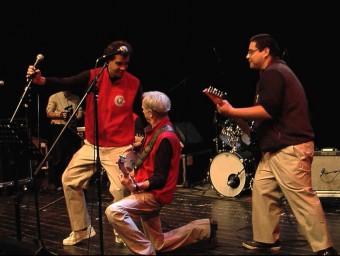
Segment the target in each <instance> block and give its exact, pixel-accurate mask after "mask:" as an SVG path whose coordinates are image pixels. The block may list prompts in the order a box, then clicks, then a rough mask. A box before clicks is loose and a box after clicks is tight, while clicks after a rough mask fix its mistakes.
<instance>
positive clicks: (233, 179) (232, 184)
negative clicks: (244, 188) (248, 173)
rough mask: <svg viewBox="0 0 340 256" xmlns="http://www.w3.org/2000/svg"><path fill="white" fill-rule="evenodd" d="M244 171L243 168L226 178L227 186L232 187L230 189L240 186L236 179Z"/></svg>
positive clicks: (238, 180)
mask: <svg viewBox="0 0 340 256" xmlns="http://www.w3.org/2000/svg"><path fill="white" fill-rule="evenodd" d="M243 171H244V168H243V169H242V170H241V171H240V172H238V173H237V174H231V175H230V176H229V177H228V182H227V185H228V186H230V187H232V188H237V187H238V186H239V185H240V178H239V177H238V176H239V175H240V174H241V172H243Z"/></svg>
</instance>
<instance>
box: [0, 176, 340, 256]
mask: <svg viewBox="0 0 340 256" xmlns="http://www.w3.org/2000/svg"><path fill="white" fill-rule="evenodd" d="M30 184H31V182H30V183H28V185H23V186H21V187H20V189H19V193H17V192H16V193H14V192H13V189H12V188H11V187H9V188H2V189H0V220H1V221H0V248H1V249H0V254H1V255H8V254H38V255H43V254H45V253H48V254H55V255H101V254H105V255H131V254H132V253H131V251H130V250H129V249H128V248H127V247H124V246H121V245H117V244H115V242H114V238H113V232H112V228H111V225H110V224H109V223H108V222H107V219H106V216H105V213H104V211H105V208H106V206H107V205H108V204H110V203H111V201H112V198H111V197H110V196H109V194H108V191H107V188H106V186H102V187H104V188H103V189H101V190H102V193H101V197H100V198H101V201H102V219H101V220H100V219H99V218H98V212H99V211H98V209H99V207H98V205H99V204H98V193H97V192H96V191H97V187H96V186H97V185H96V184H95V185H93V186H92V187H91V188H90V189H89V190H88V193H87V199H88V208H89V212H90V213H91V215H92V220H93V221H92V222H93V226H94V228H95V230H96V232H97V235H96V236H95V237H93V238H92V239H90V240H85V241H82V242H81V243H79V244H77V245H75V246H63V244H62V240H63V239H64V238H65V237H67V236H68V235H69V233H70V225H69V220H68V216H67V212H66V208H65V203H64V198H63V192H62V191H54V192H51V191H38V192H35V190H34V186H33V185H30ZM321 200H322V203H323V205H324V210H325V213H326V217H327V221H328V225H329V228H330V230H331V233H332V236H333V240H334V245H335V246H334V247H335V248H336V249H337V250H338V251H339V250H340V208H339V201H340V200H339V198H336V197H331V198H329V197H328V198H324V197H323V198H321ZM37 206H38V207H37ZM36 209H39V210H38V211H36ZM37 212H38V214H37ZM161 214H162V222H163V223H162V224H163V228H164V230H165V231H168V230H170V229H173V228H176V227H178V226H181V225H184V224H186V223H187V222H189V221H192V220H195V219H199V218H214V219H216V220H217V221H218V225H219V226H218V231H217V238H218V245H217V247H216V248H214V249H212V250H207V249H204V243H203V242H200V243H198V244H195V245H191V246H187V247H185V248H181V249H178V250H176V251H173V252H168V253H166V254H167V255H268V254H271V253H270V252H263V251H252V250H247V249H244V248H243V247H242V245H241V244H242V241H243V240H251V239H252V228H251V192H248V193H247V191H246V193H242V194H240V195H238V196H236V197H226V196H221V195H219V194H218V193H217V192H216V190H215V189H214V188H213V186H212V185H211V183H210V182H209V181H207V180H206V179H205V180H204V181H203V182H201V183H200V184H196V185H190V184H189V185H188V186H185V187H178V188H177V192H176V193H175V197H174V200H173V203H172V204H171V205H168V206H166V207H164V208H163V210H162V212H161ZM99 223H102V227H103V232H102V236H101V235H100V228H99V227H100V225H99ZM280 229H281V238H280V240H281V243H282V248H281V251H279V252H276V253H275V255H314V253H313V252H312V251H311V249H310V247H309V245H308V243H307V242H306V240H305V239H304V237H302V236H300V235H299V234H298V232H297V228H296V221H295V218H294V216H293V215H292V213H291V210H290V207H289V205H288V204H287V203H285V202H284V204H283V211H282V215H281V222H280ZM100 237H103V239H102V242H101V240H100ZM39 242H42V244H43V245H44V246H40V245H39ZM40 244H41V243H40ZM162 255H165V254H162Z"/></svg>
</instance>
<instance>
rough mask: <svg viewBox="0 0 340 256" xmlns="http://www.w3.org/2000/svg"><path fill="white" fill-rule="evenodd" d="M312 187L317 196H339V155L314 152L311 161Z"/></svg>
mask: <svg viewBox="0 0 340 256" xmlns="http://www.w3.org/2000/svg"><path fill="white" fill-rule="evenodd" d="M312 187H313V190H314V191H315V192H316V193H317V194H318V195H319V196H329V197H340V155H338V154H334V155H327V154H326V155H322V154H320V153H319V152H316V154H315V156H314V159H313V163H312Z"/></svg>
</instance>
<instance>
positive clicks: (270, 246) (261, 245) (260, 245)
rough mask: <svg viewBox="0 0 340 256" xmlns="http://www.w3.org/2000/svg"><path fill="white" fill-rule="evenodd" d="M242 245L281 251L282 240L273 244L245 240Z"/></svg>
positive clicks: (250, 247)
mask: <svg viewBox="0 0 340 256" xmlns="http://www.w3.org/2000/svg"><path fill="white" fill-rule="evenodd" d="M242 246H243V247H245V248H247V249H250V250H267V251H279V250H280V249H281V244H280V240H277V241H276V242H275V243H273V244H267V243H261V242H256V241H244V242H243V243H242Z"/></svg>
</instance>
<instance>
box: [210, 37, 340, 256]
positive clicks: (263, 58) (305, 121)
mask: <svg viewBox="0 0 340 256" xmlns="http://www.w3.org/2000/svg"><path fill="white" fill-rule="evenodd" d="M279 52H280V51H279V47H278V44H277V42H276V40H275V39H274V38H273V37H272V36H270V35H268V34H259V35H255V36H253V37H252V38H251V39H250V43H249V49H248V53H247V59H248V61H249V65H250V68H252V69H257V70H259V71H260V79H259V81H258V83H257V88H256V96H255V105H254V106H252V107H247V108H234V107H233V106H231V105H230V103H229V102H228V101H227V100H222V101H221V103H220V104H217V105H216V108H217V111H218V112H219V113H220V114H222V115H225V116H229V117H233V118H236V119H238V120H239V122H241V121H242V120H254V130H255V134H256V137H257V139H258V143H259V146H260V148H261V151H262V158H261V160H260V162H259V164H258V167H257V170H256V173H255V178H254V182H253V191H252V205H253V212H252V214H253V216H252V223H253V239H254V240H253V241H244V242H243V246H244V247H245V248H247V249H251V250H252V249H266V250H271V251H277V250H280V248H281V245H280V240H279V238H280V232H279V218H280V214H281V207H282V196H285V197H286V199H287V201H288V203H289V204H290V206H291V208H292V211H293V213H294V215H295V217H296V220H297V222H298V224H299V226H300V229H299V231H301V233H302V234H303V235H305V237H306V238H307V240H308V242H309V244H310V246H311V248H312V250H313V251H314V252H317V254H318V255H335V254H336V250H335V249H334V248H333V247H332V246H333V242H332V239H331V236H330V233H329V230H328V227H327V222H326V219H325V215H324V212H323V209H322V205H321V203H320V200H319V198H318V196H317V195H316V193H315V192H314V191H313V189H312V183H311V165H312V161H313V155H314V141H313V139H314V131H313V128H312V125H311V122H310V119H309V115H308V104H307V98H306V95H305V92H304V89H303V87H302V85H301V83H300V81H299V79H298V78H297V77H296V75H295V74H294V72H293V71H292V70H291V69H290V68H289V67H288V66H287V64H286V63H285V62H284V61H283V60H281V59H280V58H279V57H278V56H279Z"/></svg>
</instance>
